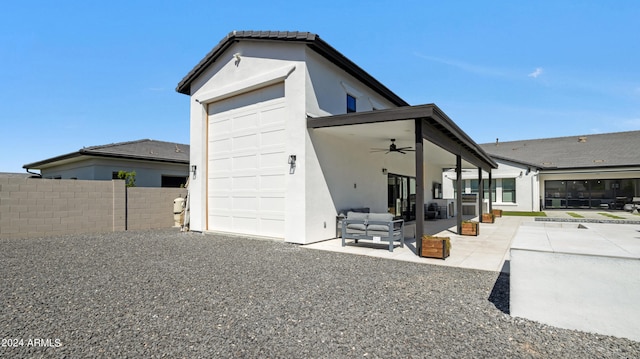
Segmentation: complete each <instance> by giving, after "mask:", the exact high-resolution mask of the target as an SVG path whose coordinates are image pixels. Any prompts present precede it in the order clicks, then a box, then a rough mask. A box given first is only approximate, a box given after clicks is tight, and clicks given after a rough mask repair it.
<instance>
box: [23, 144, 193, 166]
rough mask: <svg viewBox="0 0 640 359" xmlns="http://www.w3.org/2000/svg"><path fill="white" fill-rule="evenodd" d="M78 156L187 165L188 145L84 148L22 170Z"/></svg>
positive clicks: (35, 163)
mask: <svg viewBox="0 0 640 359" xmlns="http://www.w3.org/2000/svg"><path fill="white" fill-rule="evenodd" d="M80 156H97V157H111V158H125V159H138V160H148V161H156V162H171V163H185V164H188V163H189V145H185V144H181V143H174V142H164V141H155V140H149V139H144V140H137V141H129V142H118V143H111V144H108V145H100V146H91V147H84V148H82V149H80V150H79V151H77V152H72V153H69V154H66V155H61V156H57V157H53V158H49V159H46V160H42V161H38V162H34V163H29V164H26V165H24V166H22V167H23V168H33V169H38V168H40V167H42V166H44V165H49V164H52V163H54V162H58V161H62V160H68V159H71V158H74V157H80Z"/></svg>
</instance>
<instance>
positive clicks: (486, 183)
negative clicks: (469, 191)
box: [482, 179, 498, 202]
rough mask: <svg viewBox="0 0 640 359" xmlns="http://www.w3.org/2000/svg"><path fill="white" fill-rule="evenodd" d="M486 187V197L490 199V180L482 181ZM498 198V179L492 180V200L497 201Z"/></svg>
mask: <svg viewBox="0 0 640 359" xmlns="http://www.w3.org/2000/svg"><path fill="white" fill-rule="evenodd" d="M482 183H483V187H484V198H486V199H489V180H488V179H486V180H484V181H482ZM497 200H498V199H497V198H496V180H494V179H492V180H491V201H492V202H495V201H497Z"/></svg>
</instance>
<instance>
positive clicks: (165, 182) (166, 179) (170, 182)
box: [160, 175, 187, 188]
mask: <svg viewBox="0 0 640 359" xmlns="http://www.w3.org/2000/svg"><path fill="white" fill-rule="evenodd" d="M160 181H161V184H160V186H161V187H174V188H183V187H184V186H186V184H187V177H183V176H164V175H163V176H162V177H161V180H160Z"/></svg>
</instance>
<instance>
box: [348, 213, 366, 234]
mask: <svg viewBox="0 0 640 359" xmlns="http://www.w3.org/2000/svg"><path fill="white" fill-rule="evenodd" d="M368 216H369V214H368V213H362V212H351V211H350V212H348V213H347V220H354V221H364V222H366V221H367V218H368ZM347 229H357V230H360V231H364V230H365V229H366V225H365V224H364V223H349V224H347Z"/></svg>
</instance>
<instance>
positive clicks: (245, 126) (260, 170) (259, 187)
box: [207, 83, 288, 238]
mask: <svg viewBox="0 0 640 359" xmlns="http://www.w3.org/2000/svg"><path fill="white" fill-rule="evenodd" d="M207 115H208V129H207V142H208V148H207V176H208V177H207V229H208V230H214V231H223V232H231V233H238V234H249V235H259V236H269V237H278V238H284V231H285V226H284V218H285V182H286V181H285V179H286V178H285V176H286V173H287V170H288V166H287V156H286V154H285V119H286V110H285V101H284V83H280V84H276V85H271V86H268V87H265V88H262V89H259V90H255V91H251V92H248V93H245V94H242V95H238V96H234V97H231V98H228V99H224V100H221V101H218V102H214V103H212V104H210V105H209V106H208V107H207Z"/></svg>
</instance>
